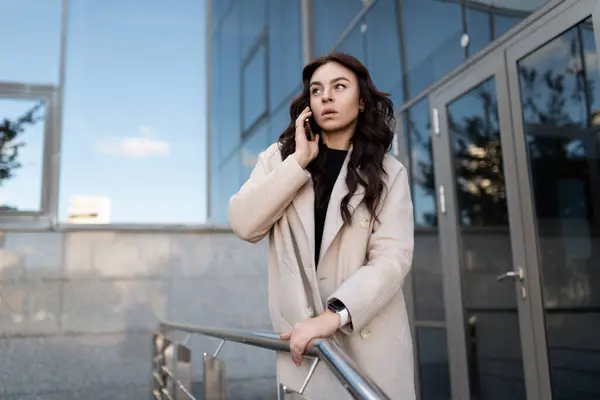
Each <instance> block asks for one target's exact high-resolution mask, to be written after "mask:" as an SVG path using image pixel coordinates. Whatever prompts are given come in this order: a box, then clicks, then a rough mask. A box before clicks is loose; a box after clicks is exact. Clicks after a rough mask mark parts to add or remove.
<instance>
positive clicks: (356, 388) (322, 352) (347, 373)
mask: <svg viewBox="0 0 600 400" xmlns="http://www.w3.org/2000/svg"><path fill="white" fill-rule="evenodd" d="M160 330H161V332H163V333H166V332H168V331H173V330H178V331H183V332H188V333H197V334H200V335H204V336H210V337H214V338H218V339H221V340H224V341H231V342H236V343H242V344H246V345H250V346H254V347H260V348H264V349H267V350H272V351H278V352H286V353H289V352H290V346H289V342H288V341H286V340H281V339H279V335H278V334H276V333H270V332H256V331H250V330H241V329H217V328H208V327H203V326H193V325H187V324H177V323H172V322H168V321H160ZM306 355H307V356H309V357H316V358H317V361H318V359H321V360H323V361H324V362H325V363H326V365H327V366H328V367H329V368H330V369H331V370H332V371H333V372H334V374H335V375H336V377H337V378H338V380H339V381H340V383H341V384H342V385H343V386H344V387H345V388H346V390H347V391H348V392H349V393H350V394H351V395H352V397H353V398H354V399H357V400H390V398H389V397H388V396H387V395H386V394H385V393H384V392H383V391H382V390H381V389H380V388H379V387H378V386H377V385H376V384H375V383H374V382H373V381H372V380H371V379H370V378H368V377H366V376H365V375H364V374H363V373H361V372H360V370H359V368H358V367H357V365H356V364H355V363H354V361H352V360H351V359H350V357H348V356H347V355H346V354H345V353H344V352H343V351H342V349H341V348H340V347H339V346H338V345H337V344H336V343H335V342H334V341H332V340H320V341H318V342H317V343H316V344H315V346H314V347H312V348H310V349H308V350H307V352H306ZM316 366H317V362H314V363H313V365H312V366H311V371H310V372H309V375H308V376H307V378H306V381H307V382H308V380H310V377H311V376H312V374H313V373H314V369H315V368H316ZM307 382H305V384H303V385H302V386H303V388H305V385H306V384H307ZM300 393H302V392H300Z"/></svg>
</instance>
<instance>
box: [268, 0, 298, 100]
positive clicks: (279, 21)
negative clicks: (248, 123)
mask: <svg viewBox="0 0 600 400" xmlns="http://www.w3.org/2000/svg"><path fill="white" fill-rule="evenodd" d="M269 72H270V73H269V109H270V110H275V109H276V108H277V107H278V106H279V105H280V104H281V103H282V102H283V101H285V100H286V99H288V98H289V97H290V96H293V95H294V94H297V93H299V90H298V89H297V87H298V85H300V84H301V80H302V32H301V28H300V2H299V1H289V0H270V2H269Z"/></svg>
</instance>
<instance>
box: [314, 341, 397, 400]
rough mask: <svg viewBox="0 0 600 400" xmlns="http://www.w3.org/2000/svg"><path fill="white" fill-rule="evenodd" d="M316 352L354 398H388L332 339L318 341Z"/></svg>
mask: <svg viewBox="0 0 600 400" xmlns="http://www.w3.org/2000/svg"><path fill="white" fill-rule="evenodd" d="M315 347H316V352H317V353H318V356H319V358H321V359H322V360H323V361H324V362H325V363H326V364H327V365H329V366H330V369H331V370H332V371H333V372H334V373H335V374H336V375H337V377H338V379H339V380H340V382H342V384H343V385H344V386H345V387H346V389H347V390H348V391H349V392H350V394H351V395H352V396H353V397H354V398H355V399H365V400H367V399H368V400H382V399H383V400H389V397H388V396H387V395H386V394H385V393H384V392H383V391H382V390H381V389H380V388H379V387H378V386H377V385H376V384H375V383H374V382H373V381H372V380H371V379H370V378H368V377H366V376H365V375H363V374H362V373H361V372H360V371H359V370H358V367H357V366H356V364H355V363H354V361H352V360H351V359H350V357H348V356H347V355H346V354H345V353H344V352H343V351H342V350H341V349H340V348H339V346H338V345H337V344H335V343H334V342H333V341H329V340H327V341H325V340H323V341H319V342H318V343H317V344H316V346H315Z"/></svg>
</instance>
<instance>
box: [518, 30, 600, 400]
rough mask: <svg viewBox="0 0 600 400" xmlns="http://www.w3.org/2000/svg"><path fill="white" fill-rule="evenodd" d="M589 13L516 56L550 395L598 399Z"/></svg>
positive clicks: (595, 123) (594, 92)
mask: <svg viewBox="0 0 600 400" xmlns="http://www.w3.org/2000/svg"><path fill="white" fill-rule="evenodd" d="M596 54H597V52H596V46H595V44H594V31H593V28H592V24H591V21H590V20H587V21H585V22H583V23H582V24H580V25H578V26H576V27H574V28H573V29H570V30H569V31H567V32H565V33H563V34H562V35H560V36H559V37H557V38H555V39H554V40H552V41H550V42H549V43H547V44H545V45H544V46H542V47H540V48H538V49H536V50H535V51H534V52H533V53H531V54H529V55H528V56H526V57H525V58H524V59H522V60H520V61H519V63H518V66H519V72H520V92H521V93H520V94H521V103H522V104H523V107H522V111H523V115H522V119H523V125H524V130H525V141H526V147H527V152H528V169H529V174H530V176H531V182H532V188H531V196H532V200H533V203H534V207H535V215H534V217H535V227H536V229H535V233H536V235H537V240H538V249H537V252H538V254H539V259H540V273H541V282H542V294H543V306H544V317H545V321H546V337H547V344H548V359H549V364H550V376H551V383H552V391H553V395H554V398H557V399H558V398H564V399H588V398H589V399H592V398H594V399H596V398H600V381H599V380H598V370H599V368H598V366H599V365H600V335H598V332H599V331H600V311H599V310H600V269H599V268H598V266H599V265H600V240H599V238H600V234H599V232H600V217H599V216H600V168H599V165H600V156H599V154H600V119H599V118H598V115H599V112H598V102H599V100H598V99H600V86H599V85H598V83H599V82H598V76H599V75H598V74H599V72H600V71H598V62H597V55H596Z"/></svg>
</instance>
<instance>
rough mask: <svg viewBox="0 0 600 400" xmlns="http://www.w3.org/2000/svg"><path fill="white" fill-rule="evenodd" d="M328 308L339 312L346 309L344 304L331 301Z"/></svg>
mask: <svg viewBox="0 0 600 400" xmlns="http://www.w3.org/2000/svg"><path fill="white" fill-rule="evenodd" d="M327 308H328V309H330V310H331V311H333V312H335V313H337V312H340V311H342V310H343V309H344V306H343V305H342V304H340V303H338V302H332V303H329V305H328V306H327Z"/></svg>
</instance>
